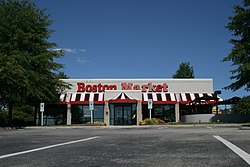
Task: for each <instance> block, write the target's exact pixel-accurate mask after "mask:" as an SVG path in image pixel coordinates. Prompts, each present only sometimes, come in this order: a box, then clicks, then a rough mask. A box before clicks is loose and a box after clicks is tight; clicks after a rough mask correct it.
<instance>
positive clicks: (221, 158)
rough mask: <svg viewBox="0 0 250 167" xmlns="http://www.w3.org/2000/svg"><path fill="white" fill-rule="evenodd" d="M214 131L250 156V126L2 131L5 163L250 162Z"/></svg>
mask: <svg viewBox="0 0 250 167" xmlns="http://www.w3.org/2000/svg"><path fill="white" fill-rule="evenodd" d="M215 136H217V137H218V136H219V137H220V138H222V139H224V140H226V141H228V142H230V143H232V144H234V145H235V146H237V148H239V149H241V150H243V151H245V153H246V155H245V158H246V159H249V161H250V156H249V153H250V130H239V129H238V128H230V127H209V126H204V127H167V126H162V127H140V128H137V127H133V128H129V127H127V128H126V127H105V128H100V127H87V128H32V129H22V130H9V131H1V132H0V167H8V166H11V167H28V166H30V167H34V166H44V167H45V166H46V167H50V166H51V167H56V166H60V167H63V166H65V167H71V166H72V167H76V166H84V167H89V166H96V167H97V166H98V167H99V166H102V167H106V166H112V167H125V166H126V167H130V166H131V167H132V166H133V167H137V166H139V167H140V166H141V167H146V166H150V167H152V166H153V167H158V166H169V167H175V166H176V167H179V166H183V167H189V166H190V167H205V166H211V167H245V166H249V164H248V163H247V162H246V161H245V160H244V159H243V158H242V157H240V155H238V154H237V153H235V152H233V150H231V149H230V148H229V147H228V146H226V145H225V144H224V143H223V142H222V141H220V140H218V139H217V138H216V137H215ZM243 157H244V155H243Z"/></svg>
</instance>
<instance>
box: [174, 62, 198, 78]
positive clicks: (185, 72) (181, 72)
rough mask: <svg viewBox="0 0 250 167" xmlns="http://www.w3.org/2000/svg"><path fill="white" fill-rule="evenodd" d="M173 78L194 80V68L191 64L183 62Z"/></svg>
mask: <svg viewBox="0 0 250 167" xmlns="http://www.w3.org/2000/svg"><path fill="white" fill-rule="evenodd" d="M172 77H173V78H194V68H193V66H190V63H189V62H182V63H181V64H180V66H179V69H178V70H177V71H176V73H175V74H174V75H173V76H172Z"/></svg>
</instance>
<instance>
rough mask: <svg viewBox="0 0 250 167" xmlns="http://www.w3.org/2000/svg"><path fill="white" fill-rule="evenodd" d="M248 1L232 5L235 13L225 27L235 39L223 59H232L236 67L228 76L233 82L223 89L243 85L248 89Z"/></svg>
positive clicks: (249, 2) (231, 88)
mask: <svg viewBox="0 0 250 167" xmlns="http://www.w3.org/2000/svg"><path fill="white" fill-rule="evenodd" d="M249 6H250V1H249V0H244V4H243V6H239V5H236V6H234V13H235V15H234V16H232V17H229V19H230V20H231V22H230V23H228V24H227V26H226V28H227V29H228V30H229V31H231V32H232V35H233V36H235V39H231V40H230V43H232V44H233V47H232V50H231V53H230V54H229V55H228V56H227V57H225V58H224V59H223V61H224V62H225V61H232V66H235V67H236V68H235V69H233V70H231V71H230V72H231V74H232V76H231V77H230V78H231V79H232V80H235V82H233V83H231V84H230V85H229V86H227V87H225V89H230V90H233V91H235V90H238V89H240V88H242V87H245V90H246V91H249V90H250V55H249V54H250V27H249V26H250V8H249Z"/></svg>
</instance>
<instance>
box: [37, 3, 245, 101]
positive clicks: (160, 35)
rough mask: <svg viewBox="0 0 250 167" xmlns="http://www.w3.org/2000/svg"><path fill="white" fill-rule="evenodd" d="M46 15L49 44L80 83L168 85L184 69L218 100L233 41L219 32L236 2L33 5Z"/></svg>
mask: <svg viewBox="0 0 250 167" xmlns="http://www.w3.org/2000/svg"><path fill="white" fill-rule="evenodd" d="M33 2H35V3H36V4H37V5H38V7H39V8H41V9H45V8H46V11H47V13H50V15H51V16H50V18H51V19H52V20H53V21H54V22H53V24H52V26H51V29H53V30H55V32H54V33H53V35H52V36H51V38H50V41H53V42H56V43H57V44H58V47H57V49H59V48H62V49H64V50H65V57H64V58H62V59H60V60H57V61H58V62H60V63H63V64H64V65H65V69H64V71H65V73H66V74H67V75H68V76H69V77H70V78H74V79H80V78H91V79H92V78H172V75H173V74H174V73H175V72H176V70H177V69H178V67H179V65H180V63H182V62H190V63H191V65H192V66H193V67H194V73H195V78H213V80H214V90H222V95H221V97H222V98H230V97H232V96H243V95H247V92H246V91H243V90H240V91H236V92H232V91H225V90H223V89H222V88H223V87H225V86H227V85H229V84H230V83H231V82H232V81H231V80H230V79H229V78H230V75H231V74H230V72H229V71H230V70H231V69H232V68H233V67H231V66H230V65H231V63H230V62H226V63H225V62H221V60H222V59H223V58H224V57H225V56H227V54H228V53H229V52H230V50H231V47H232V45H231V44H230V43H229V42H228V41H229V40H230V39H231V38H232V36H231V33H230V32H229V31H228V30H227V29H226V28H225V25H226V24H227V23H228V22H229V19H228V17H229V16H232V15H234V14H233V10H232V7H233V5H235V4H241V0H60V1H58V0H33Z"/></svg>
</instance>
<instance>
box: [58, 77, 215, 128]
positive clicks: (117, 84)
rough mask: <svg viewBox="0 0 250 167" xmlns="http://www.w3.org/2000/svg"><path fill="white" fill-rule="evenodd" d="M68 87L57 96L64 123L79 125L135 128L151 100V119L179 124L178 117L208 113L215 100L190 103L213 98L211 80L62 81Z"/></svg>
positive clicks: (147, 111)
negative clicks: (88, 123) (90, 124)
mask: <svg viewBox="0 0 250 167" xmlns="http://www.w3.org/2000/svg"><path fill="white" fill-rule="evenodd" d="M63 81H65V82H67V83H69V84H70V85H71V88H70V89H68V90H65V92H63V93H62V94H61V96H60V99H61V101H62V102H63V103H64V105H66V106H67V109H66V110H67V111H66V123H67V125H71V124H81V123H86V122H90V121H91V110H90V103H91V105H92V104H93V106H91V107H93V112H92V113H93V114H92V118H93V122H105V123H106V124H107V125H138V124H139V122H140V121H141V120H143V119H145V118H149V115H150V114H149V112H150V110H149V109H148V101H149V99H152V102H153V108H152V110H151V113H152V118H160V119H162V120H164V121H166V122H179V121H180V115H183V114H195V113H211V111H212V106H213V105H214V104H215V101H214V100H203V101H202V105H199V106H198V107H197V105H196V107H194V105H192V102H193V101H194V100H195V99H197V98H201V97H207V96H208V97H214V96H215V95H214V94H213V92H214V90H213V80H212V79H64V80H63Z"/></svg>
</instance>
